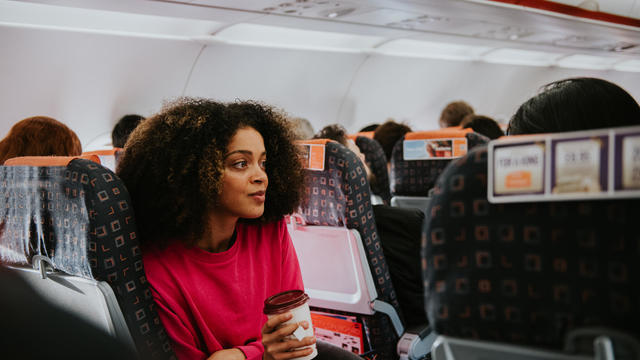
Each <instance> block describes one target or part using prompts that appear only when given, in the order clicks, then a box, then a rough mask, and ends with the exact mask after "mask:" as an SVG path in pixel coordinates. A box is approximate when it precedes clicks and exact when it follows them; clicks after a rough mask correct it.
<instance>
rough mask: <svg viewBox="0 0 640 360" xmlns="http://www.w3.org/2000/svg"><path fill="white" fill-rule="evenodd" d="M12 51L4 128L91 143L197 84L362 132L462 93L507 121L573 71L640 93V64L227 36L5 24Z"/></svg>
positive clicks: (424, 122) (6, 69)
mask: <svg viewBox="0 0 640 360" xmlns="http://www.w3.org/2000/svg"><path fill="white" fill-rule="evenodd" d="M0 48H2V49H3V55H2V56H0V79H2V86H0V109H2V110H0V111H1V114H2V120H1V122H0V134H2V135H4V134H6V133H7V132H8V130H9V128H10V127H11V126H12V125H13V123H15V122H16V121H18V120H20V119H22V118H25V117H28V116H33V115H48V116H52V117H54V118H57V119H59V120H61V121H63V122H65V123H67V124H68V125H69V126H70V127H71V128H73V129H74V130H75V131H76V132H77V133H78V135H79V136H80V138H81V140H82V142H83V145H87V144H88V143H90V142H91V141H92V140H93V139H95V138H96V137H98V136H100V135H104V134H107V133H110V131H111V127H112V126H113V124H114V123H115V121H116V120H117V119H118V118H119V117H120V116H122V115H124V114H126V113H141V114H143V115H149V114H152V113H153V112H155V111H158V110H159V109H160V107H161V106H162V103H163V101H164V100H167V99H172V98H175V97H177V96H180V95H182V94H183V91H185V90H186V91H185V92H184V94H185V95H190V96H203V97H212V98H216V99H220V100H223V101H233V100H235V99H243V100H249V99H253V100H259V101H264V102H266V103H270V104H273V105H275V106H277V107H280V108H282V109H284V110H285V111H287V112H288V113H289V114H291V115H295V116H302V117H306V118H308V119H309V120H310V121H311V122H312V124H313V126H314V128H315V129H316V130H318V129H320V128H322V127H323V126H324V125H327V124H330V123H334V122H339V123H341V124H343V125H345V126H346V127H347V129H348V130H349V131H351V132H354V131H356V130H358V129H359V128H361V127H362V126H365V125H367V124H370V123H373V122H378V123H379V122H383V121H384V120H385V119H386V118H388V117H392V118H395V119H396V120H401V121H407V122H408V123H409V124H410V125H411V126H413V127H414V128H415V129H429V128H435V127H437V119H438V116H439V113H440V110H441V109H442V107H443V106H444V105H446V103H448V102H449V101H451V100H456V99H464V100H466V101H468V102H469V103H471V104H472V105H473V106H474V107H475V108H476V110H477V112H478V113H482V114H486V115H489V116H493V117H495V118H498V119H501V120H505V121H506V120H508V118H509V117H510V115H511V114H512V113H513V112H514V111H515V109H516V108H517V106H518V105H519V104H520V103H522V102H523V101H524V100H526V99H527V98H529V97H530V96H531V95H533V94H535V92H536V91H537V89H538V88H539V87H540V86H541V85H543V84H545V83H548V82H550V81H553V80H558V79H562V78H566V77H571V76H596V77H600V78H604V79H608V80H611V81H613V82H615V83H617V84H619V85H621V86H622V87H624V88H625V89H626V90H627V91H629V92H630V93H631V94H632V96H634V97H635V99H636V100H639V99H640V73H629V72H618V71H595V70H575V69H564V68H557V67H532V66H516V65H502V64H491V63H484V62H465V61H453V60H437V59H420V58H406V57H394V56H383V55H376V54H372V55H367V54H364V53H358V52H353V53H351V52H332V51H317V50H294V49H278V48H269V47H262V46H240V45H231V44H224V43H215V44H209V45H206V47H205V48H204V51H202V54H200V56H198V54H199V53H200V51H201V50H202V48H203V45H202V44H200V43H198V42H195V41H188V40H180V39H170V38H152V37H136V36H126V35H109V34H100V33H95V32H74V31H61V30H50V29H36V28H29V27H10V26H2V27H0ZM196 59H197V61H196ZM194 64H195V66H194ZM192 67H193V73H192V74H191V77H189V73H190V71H191V70H192Z"/></svg>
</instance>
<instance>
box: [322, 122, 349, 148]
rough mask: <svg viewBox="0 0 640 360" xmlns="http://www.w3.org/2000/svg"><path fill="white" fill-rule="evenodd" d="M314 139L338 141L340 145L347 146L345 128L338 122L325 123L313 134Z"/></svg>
mask: <svg viewBox="0 0 640 360" xmlns="http://www.w3.org/2000/svg"><path fill="white" fill-rule="evenodd" d="M313 138H314V139H330V140H334V141H337V142H339V143H340V144H341V145H344V146H347V140H349V137H348V136H347V130H346V129H345V128H344V127H343V126H342V125H338V124H332V125H327V126H325V127H324V128H322V130H320V131H318V133H317V134H315V135H314V136H313Z"/></svg>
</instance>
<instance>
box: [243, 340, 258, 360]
mask: <svg viewBox="0 0 640 360" xmlns="http://www.w3.org/2000/svg"><path fill="white" fill-rule="evenodd" d="M237 349H240V351H242V352H243V353H244V356H245V357H246V358H247V360H261V359H262V354H264V347H263V346H262V341H261V340H256V341H252V342H250V343H248V344H246V345H243V346H238V347H237Z"/></svg>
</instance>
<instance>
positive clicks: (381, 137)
mask: <svg viewBox="0 0 640 360" xmlns="http://www.w3.org/2000/svg"><path fill="white" fill-rule="evenodd" d="M408 132H411V128H410V127H409V126H407V125H405V124H399V123H397V122H395V121H393V120H388V121H387V122H385V123H384V124H382V125H380V126H378V128H377V129H376V131H375V133H374V134H373V139H374V140H376V141H377V142H379V143H380V145H382V150H384V154H385V155H386V156H387V162H389V161H391V152H392V151H393V146H394V145H395V144H396V142H397V141H398V140H400V139H401V138H402V136H404V134H406V133H408Z"/></svg>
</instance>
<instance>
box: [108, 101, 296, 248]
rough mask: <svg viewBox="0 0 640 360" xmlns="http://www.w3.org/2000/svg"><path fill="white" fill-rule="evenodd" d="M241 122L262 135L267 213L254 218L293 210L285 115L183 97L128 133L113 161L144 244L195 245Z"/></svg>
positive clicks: (292, 157)
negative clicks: (122, 150)
mask: <svg viewBox="0 0 640 360" xmlns="http://www.w3.org/2000/svg"><path fill="white" fill-rule="evenodd" d="M245 127H251V128H253V129H255V130H256V131H258V132H259V133H260V134H261V135H262V138H263V139H264V145H265V150H266V152H267V164H266V171H267V176H268V178H269V188H268V190H267V198H266V202H265V207H264V209H265V210H264V213H263V215H262V216H261V217H260V218H259V219H256V220H253V221H273V220H277V219H280V218H282V216H284V215H286V214H289V213H291V212H292V211H293V210H294V209H296V208H297V205H298V202H299V199H300V196H301V194H302V184H303V181H304V172H303V170H302V165H301V163H300V160H299V152H298V148H297V147H296V146H295V145H294V144H293V142H292V139H293V136H294V134H293V132H292V130H291V129H290V126H289V123H288V122H287V120H286V119H285V117H284V115H283V114H281V113H280V112H278V111H276V110H274V109H273V108H271V107H269V106H266V105H262V104H259V103H256V102H234V103H228V104H223V103H219V102H215V101H212V100H208V99H197V98H183V99H180V100H178V101H176V102H175V103H172V104H169V105H168V106H167V107H165V109H163V110H162V111H161V112H160V113H158V114H156V115H154V116H152V117H151V118H149V119H147V120H145V121H143V122H142V123H141V124H140V126H138V127H137V128H136V129H135V130H134V131H133V133H132V134H131V138H130V139H129V141H128V142H127V147H126V148H125V153H124V155H123V157H122V160H121V161H120V163H119V164H118V168H117V174H118V176H120V177H121V178H122V180H123V181H124V183H125V185H126V186H127V189H128V190H129V192H130V193H131V198H132V202H133V205H134V208H135V215H136V220H137V223H138V230H139V232H140V235H141V236H140V238H141V242H142V243H143V244H144V243H150V242H154V243H156V244H158V245H160V246H163V245H166V244H167V242H168V241H169V239H173V238H179V239H180V240H181V241H184V242H185V243H188V244H193V243H194V242H195V241H196V240H197V239H198V238H199V237H201V236H202V234H203V233H204V228H205V224H206V223H207V221H206V218H205V217H206V215H207V212H208V211H209V210H210V208H211V206H212V205H214V204H216V203H217V200H218V196H219V193H220V188H221V184H222V176H223V174H224V164H223V157H224V154H225V152H226V149H227V146H228V145H229V142H230V140H231V138H232V137H233V136H234V135H235V133H236V132H237V131H238V130H239V129H241V128H245ZM242 221H252V220H242Z"/></svg>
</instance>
